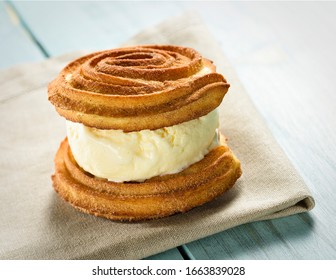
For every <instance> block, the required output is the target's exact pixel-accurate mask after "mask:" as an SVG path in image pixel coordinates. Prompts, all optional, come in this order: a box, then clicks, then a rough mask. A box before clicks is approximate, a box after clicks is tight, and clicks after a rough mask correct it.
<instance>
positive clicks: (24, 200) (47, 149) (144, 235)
mask: <svg viewBox="0 0 336 280" xmlns="http://www.w3.org/2000/svg"><path fill="white" fill-rule="evenodd" d="M153 43H155V44H176V45H184V46H190V47H193V48H195V49H197V50H198V51H199V52H201V53H202V54H203V56H205V57H207V58H210V59H211V60H213V61H214V62H215V64H216V65H217V70H218V71H219V72H220V73H223V74H224V76H225V77H226V78H227V80H228V81H229V83H230V84H231V87H230V90H229V93H228V94H227V96H226V97H225V98H224V101H223V103H222V105H221V106H220V118H221V119H220V121H221V131H222V133H223V134H225V135H226V137H227V138H228V139H229V142H228V143H229V146H230V147H231V148H232V150H233V151H234V152H235V154H236V155H237V157H238V158H239V159H240V160H241V163H242V169H243V175H242V177H241V178H240V179H239V181H238V182H237V183H236V185H235V187H234V188H233V189H231V190H230V191H228V192H227V193H225V194H224V195H223V196H222V197H220V198H219V199H216V200H215V201H213V202H210V203H208V204H206V205H204V206H201V207H198V208H196V209H193V210H192V211H190V212H188V213H185V214H178V215H174V216H171V217H168V218H163V219H159V220H153V221H147V222H137V223H121V222H113V221H110V220H107V219H103V218H96V217H93V216H90V215H87V214H83V213H81V212H79V211H77V210H75V209H73V208H72V207H71V206H70V205H68V204H67V203H65V202H64V201H62V200H61V199H60V198H59V197H58V196H57V194H56V193H55V192H54V190H53V188H52V185H51V179H50V176H51V174H52V173H53V172H54V164H53V159H54V155H55V153H56V150H57V148H58V146H59V143H60V141H61V140H62V139H63V138H64V137H65V121H64V119H63V118H61V117H60V116H59V115H58V114H57V113H56V112H55V110H54V108H53V106H52V105H51V104H50V103H49V102H48V100H47V84H48V83H49V82H50V81H51V80H52V79H53V78H54V77H55V76H56V75H57V74H58V72H59V71H60V70H61V68H63V67H64V66H65V64H66V63H68V62H69V61H70V60H72V59H74V58H76V57H78V56H80V55H82V54H83V53H82V52H76V53H72V54H68V55H65V56H61V57H57V58H53V59H49V60H46V61H44V62H41V63H37V64H30V65H23V66H18V67H14V68H11V69H8V70H4V71H2V72H0V119H1V122H0V131H1V138H0V149H1V154H0V200H1V203H0V258H1V259H140V258H144V257H146V256H150V255H153V254H156V253H159V252H162V251H165V250H167V249H170V248H174V247H176V246H178V245H181V244H185V243H188V242H191V241H193V240H197V239H200V238H202V237H205V236H208V235H211V234H215V233H217V232H220V231H223V230H226V229H228V228H231V227H234V226H237V225H240V224H244V223H248V222H252V221H257V220H265V219H272V218H277V217H283V216H286V215H292V214H295V213H300V212H305V211H308V210H310V209H312V208H313V207H314V200H313V198H312V196H311V194H310V192H309V190H308V189H307V187H306V186H305V184H304V182H303V180H302V179H301V178H300V176H299V175H298V174H297V172H296V171H295V169H294V168H293V166H292V164H291V163H290V161H289V160H288V159H287V157H286V156H285V154H284V152H283V151H282V150H281V148H280V147H279V145H278V144H277V142H276V140H275V139H274V138H273V136H272V134H271V133H270V131H269V130H268V128H267V127H266V125H265V123H264V121H263V119H262V118H261V116H260V114H259V113H258V111H257V110H256V108H255V107H254V105H253V102H252V101H251V100H250V98H249V97H248V95H247V94H246V92H245V90H244V88H243V87H242V85H241V84H240V82H239V79H238V78H237V76H236V74H235V73H234V70H233V68H232V67H231V66H230V64H229V62H228V61H227V59H226V58H225V56H224V55H223V53H222V50H221V48H220V47H219V46H218V44H217V43H216V40H215V39H214V38H212V37H211V35H210V34H209V32H208V31H207V29H206V27H205V26H204V24H203V23H202V21H201V20H200V19H199V18H198V17H195V16H194V15H192V14H190V13H189V14H184V15H182V16H181V17H178V18H173V19H170V20H167V21H165V22H163V23H162V24H160V25H158V26H156V27H153V28H150V29H147V30H145V31H143V32H142V33H140V34H138V35H137V36H135V37H134V38H132V39H131V40H130V41H128V42H127V44H126V45H138V44H153Z"/></svg>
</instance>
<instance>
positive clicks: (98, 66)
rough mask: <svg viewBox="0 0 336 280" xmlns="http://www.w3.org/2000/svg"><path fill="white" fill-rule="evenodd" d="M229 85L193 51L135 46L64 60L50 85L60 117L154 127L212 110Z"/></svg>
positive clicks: (126, 127) (109, 125) (93, 123)
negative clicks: (68, 61) (64, 63)
mask: <svg viewBox="0 0 336 280" xmlns="http://www.w3.org/2000/svg"><path fill="white" fill-rule="evenodd" d="M228 88H229V84H228V83H227V82H226V80H225V79H224V77H223V76H222V75H220V74H218V73H216V71H215V66H214V65H213V63H212V62H211V61H209V60H207V59H205V58H203V57H202V56H201V55H200V54H199V53H198V52H197V51H195V50H193V49H191V48H186V47H178V46H170V45H167V46H160V45H153V46H136V47H128V48H121V49H114V50H107V51H101V52H97V53H93V54H90V55H87V56H84V57H81V58H79V59H77V60H75V61H73V62H71V63H70V64H68V65H67V66H66V67H65V68H64V69H63V70H62V71H61V73H60V74H59V76H58V77H57V78H56V79H55V80H54V81H52V82H51V83H50V85H49V88H48V98H49V100H50V102H51V103H52V104H53V105H54V106H55V108H56V110H57V111H58V113H59V114H60V115H62V116H63V117H65V118H66V119H68V120H70V121H73V122H80V123H83V124H84V125H86V126H90V127H95V128H99V129H121V130H123V131H125V132H130V131H139V130H143V129H158V128H163V127H167V126H172V125H175V124H179V123H182V122H186V121H189V120H192V119H196V118H199V117H201V116H204V115H206V114H208V113H209V112H210V111H212V110H214V109H215V108H216V107H218V106H219V104H220V103H221V101H222V99H223V97H224V95H225V94H226V92H227V91H228Z"/></svg>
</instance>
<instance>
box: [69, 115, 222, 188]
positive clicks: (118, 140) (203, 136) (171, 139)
mask: <svg viewBox="0 0 336 280" xmlns="http://www.w3.org/2000/svg"><path fill="white" fill-rule="evenodd" d="M218 126H219V121H218V112H217V110H214V111H212V112H210V113H209V114H207V115H205V116H203V117H200V118H198V119H195V120H191V121H188V122H184V123H181V124H177V125H173V126H170V127H165V128H161V129H156V130H148V129H147V130H141V131H136V132H128V133H126V132H123V131H122V130H100V129H96V128H90V127H87V126H84V125H83V124H81V123H74V122H71V121H67V136H68V140H69V144H70V147H71V151H72V154H73V156H74V158H75V160H76V162H77V163H78V165H79V166H81V167H82V168H83V169H84V170H85V171H87V172H89V173H91V174H93V175H94V176H96V177H100V178H106V179H108V180H109V181H113V182H125V181H140V182H141V181H144V180H146V179H149V178H151V177H154V176H157V175H164V174H172V173H177V172H180V171H181V170H183V169H184V168H186V167H188V166H190V165H191V164H193V163H195V162H197V161H199V160H201V159H202V158H203V157H204V155H206V154H207V153H208V152H209V151H210V150H211V149H212V148H214V147H216V146H218V145H219V141H218V135H217V128H218Z"/></svg>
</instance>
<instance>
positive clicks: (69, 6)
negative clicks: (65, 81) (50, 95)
mask: <svg viewBox="0 0 336 280" xmlns="http://www.w3.org/2000/svg"><path fill="white" fill-rule="evenodd" d="M176 5H177V6H176ZM178 5H179V4H178V3H176V4H172V3H156V2H98V3H93V2H80V3H78V2H63V3H58V2H29V3H27V2H15V7H16V9H17V10H18V12H19V13H20V14H21V15H22V16H23V18H24V20H25V21H26V22H27V24H29V27H30V28H31V30H32V31H33V33H34V34H35V35H36V37H37V38H38V40H39V42H41V44H42V45H43V47H44V48H45V49H46V50H47V51H48V52H49V53H50V54H51V55H52V56H54V55H59V54H62V53H64V52H70V51H75V50H78V49H81V50H101V49H111V48H115V47H117V46H119V45H120V44H122V43H123V42H124V41H126V40H127V39H128V38H129V37H131V36H132V35H134V34H136V33H137V32H138V31H139V30H140V29H142V28H145V27H148V26H151V25H153V24H157V23H159V22H160V21H161V20H162V18H164V17H169V16H170V15H172V14H174V13H179V9H178ZM60 19H61V20H60ZM41 23H43V24H41Z"/></svg>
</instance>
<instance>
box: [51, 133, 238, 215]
mask: <svg viewBox="0 0 336 280" xmlns="http://www.w3.org/2000/svg"><path fill="white" fill-rule="evenodd" d="M55 167H56V168H55V170H56V171H55V175H53V176H52V179H53V185H54V188H55V190H56V192H57V193H58V194H59V195H60V196H61V197H62V198H63V199H64V200H66V201H68V202H70V203H71V204H72V205H73V206H74V207H75V208H77V209H79V210H81V211H83V212H86V213H89V214H92V215H95V216H100V217H105V218H108V219H112V220H127V221H137V220H148V219H155V218H160V217H165V216H169V215H172V214H174V213H178V212H186V211H188V210H190V209H192V208H194V207H196V206H199V205H202V204H204V203H206V202H208V201H210V200H212V199H214V198H216V197H218V196H219V195H221V194H223V193H224V192H225V191H226V190H228V189H230V188H231V187H232V186H233V185H234V183H235V182H236V180H237V179H238V178H239V177H240V175H241V169H240V162H239V161H238V159H237V158H236V157H235V156H234V155H233V153H232V152H231V150H230V149H229V148H228V146H227V145H226V144H225V143H224V145H223V146H219V147H217V148H215V149H213V150H212V151H210V152H209V153H208V154H207V155H206V156H205V157H204V159H202V160H201V161H199V162H197V163H195V164H193V165H191V166H190V167H189V168H187V169H185V170H183V171H182V172H180V173H177V174H171V175H164V176H157V177H154V178H151V179H149V180H146V181H145V182H143V183H114V182H108V181H107V180H104V179H98V178H95V177H93V176H92V175H91V174H88V173H87V172H85V171H84V170H83V169H81V168H80V167H79V166H78V165H77V163H76V162H75V160H74V158H73V157H72V154H71V150H70V147H69V145H68V141H67V139H65V140H64V141H63V142H62V143H61V145H60V148H59V150H58V152H57V154H56V157H55Z"/></svg>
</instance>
